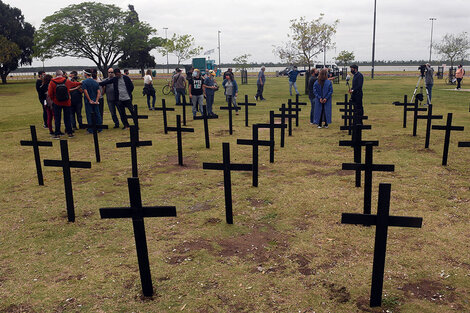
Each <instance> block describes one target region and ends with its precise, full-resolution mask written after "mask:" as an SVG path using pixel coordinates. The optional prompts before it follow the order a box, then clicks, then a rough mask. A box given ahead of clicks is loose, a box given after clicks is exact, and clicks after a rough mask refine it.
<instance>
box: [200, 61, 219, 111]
mask: <svg viewBox="0 0 470 313" xmlns="http://www.w3.org/2000/svg"><path fill="white" fill-rule="evenodd" d="M215 76H216V73H215V72H214V71H213V70H210V71H209V75H208V76H207V77H206V79H205V80H204V85H202V87H203V88H204V96H205V97H206V105H207V108H206V109H207V115H209V116H213V117H217V114H215V113H214V112H212V105H213V104H214V93H215V92H216V91H217V89H218V87H217V84H216V82H215V80H214V77H215Z"/></svg>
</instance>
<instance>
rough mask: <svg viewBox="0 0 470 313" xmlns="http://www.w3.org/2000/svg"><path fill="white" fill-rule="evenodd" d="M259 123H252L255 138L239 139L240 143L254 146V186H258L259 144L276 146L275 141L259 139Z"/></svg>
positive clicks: (238, 142)
mask: <svg viewBox="0 0 470 313" xmlns="http://www.w3.org/2000/svg"><path fill="white" fill-rule="evenodd" d="M258 129H259V128H258V125H257V124H253V125H252V138H253V139H251V140H250V139H237V144H238V145H249V146H252V147H253V150H252V151H253V154H252V164H253V187H258V150H259V149H258V148H259V146H269V147H271V146H274V141H270V140H259V139H258Z"/></svg>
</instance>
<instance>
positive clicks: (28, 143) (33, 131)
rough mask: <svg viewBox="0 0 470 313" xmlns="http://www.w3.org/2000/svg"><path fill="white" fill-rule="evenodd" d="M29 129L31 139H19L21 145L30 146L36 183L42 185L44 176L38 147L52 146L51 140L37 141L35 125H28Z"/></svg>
mask: <svg viewBox="0 0 470 313" xmlns="http://www.w3.org/2000/svg"><path fill="white" fill-rule="evenodd" d="M29 129H30V130H31V140H30V141H29V140H21V141H20V145H21V146H31V147H33V151H34V161H35V162H36V172H37V174H38V183H39V185H40V186H44V178H43V176H42V167H41V157H40V155H39V147H52V142H51V141H38V136H37V134H36V126H34V125H30V126H29Z"/></svg>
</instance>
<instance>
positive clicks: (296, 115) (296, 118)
mask: <svg viewBox="0 0 470 313" xmlns="http://www.w3.org/2000/svg"><path fill="white" fill-rule="evenodd" d="M288 101H291V100H290V99H289V100H288ZM288 103H289V102H288ZM291 104H292V105H294V106H295V108H296V109H299V110H296V111H295V127H299V112H300V111H301V110H300V108H299V105H307V102H299V95H295V102H292V101H291Z"/></svg>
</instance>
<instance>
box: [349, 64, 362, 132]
mask: <svg viewBox="0 0 470 313" xmlns="http://www.w3.org/2000/svg"><path fill="white" fill-rule="evenodd" d="M350 69H351V74H353V75H354V76H353V79H352V86H351V89H349V93H350V94H351V101H352V102H354V110H355V111H356V113H357V114H358V115H359V116H362V115H364V109H363V107H362V85H363V84H364V76H362V74H361V73H360V72H359V68H358V66H357V65H356V64H353V65H351V66H350ZM358 123H361V124H362V120H360V121H358Z"/></svg>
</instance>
